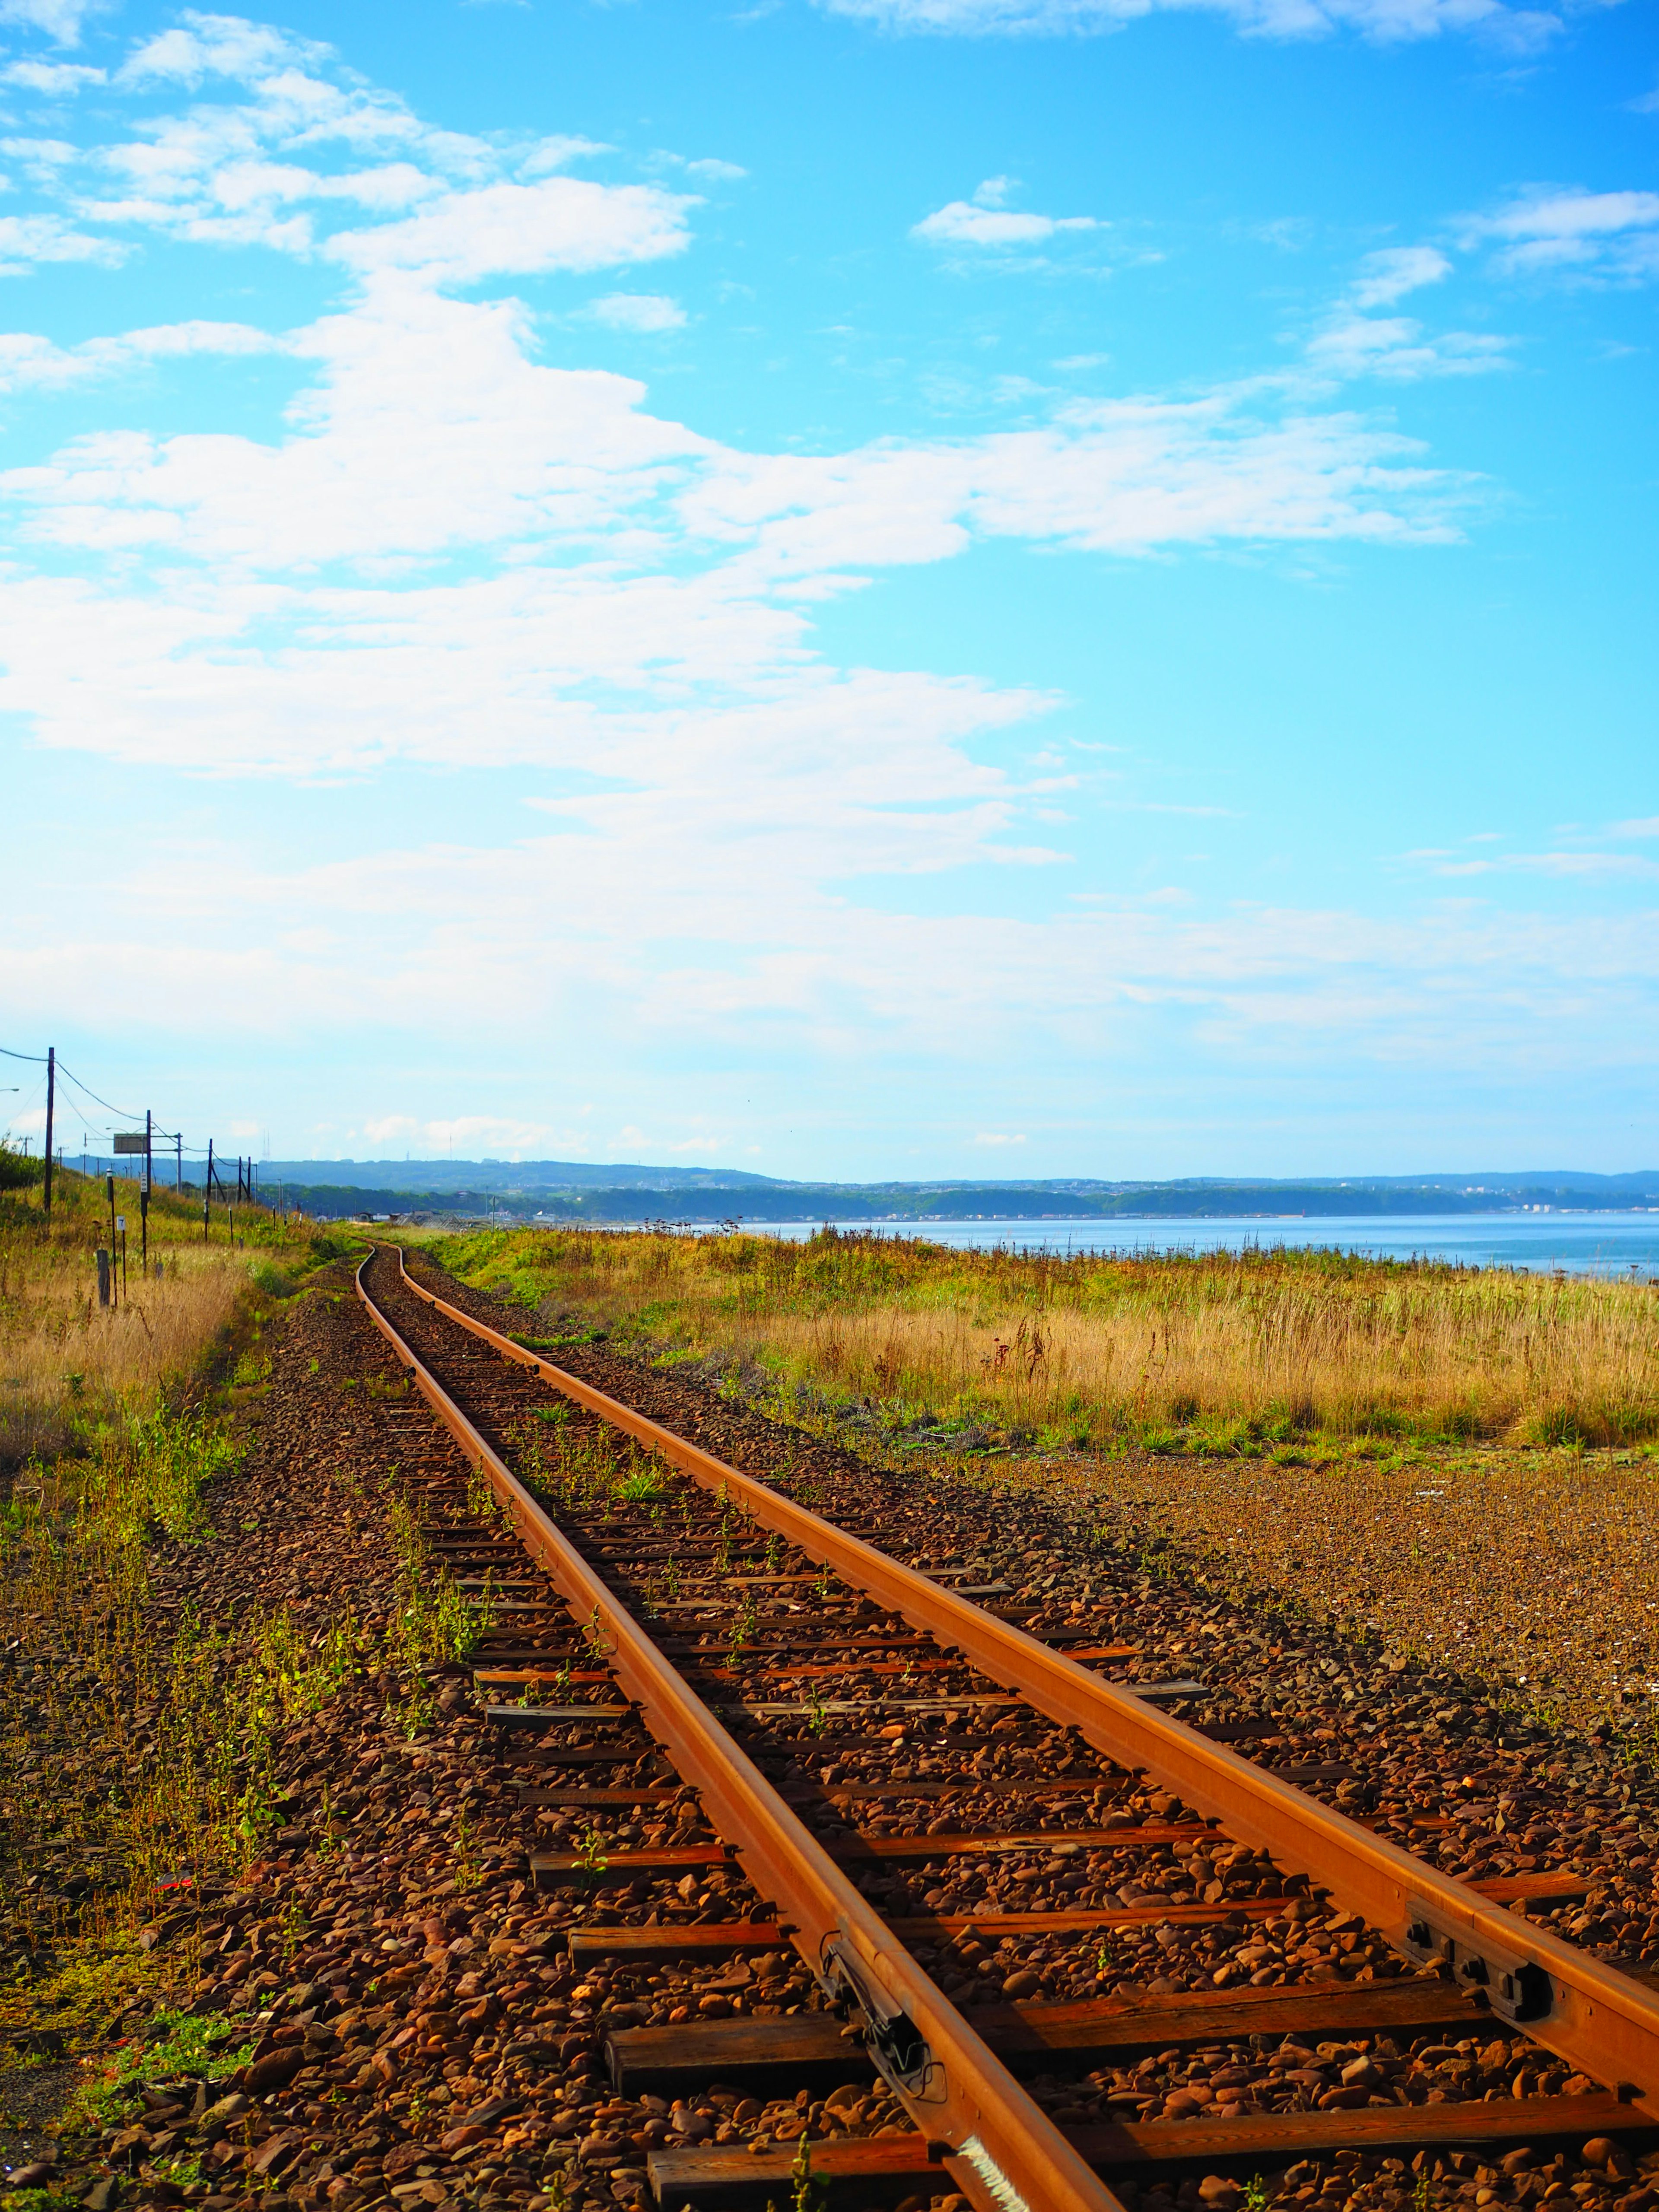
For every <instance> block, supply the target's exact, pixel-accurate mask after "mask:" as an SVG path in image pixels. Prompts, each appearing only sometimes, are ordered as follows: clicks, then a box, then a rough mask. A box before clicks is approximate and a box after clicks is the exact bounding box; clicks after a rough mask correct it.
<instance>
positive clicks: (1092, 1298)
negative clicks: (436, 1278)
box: [435, 1230, 1659, 1449]
mask: <svg viewBox="0 0 1659 2212" xmlns="http://www.w3.org/2000/svg"><path fill="white" fill-rule="evenodd" d="M435 1249H437V1251H438V1252H439V1254H440V1255H441V1256H442V1257H444V1258H445V1259H446V1260H447V1262H448V1264H449V1265H451V1266H452V1267H454V1268H455V1270H456V1272H457V1273H460V1274H462V1275H464V1276H465V1277H466V1278H467V1279H470V1280H472V1281H474V1282H479V1283H484V1282H489V1283H498V1284H500V1285H502V1286H504V1287H506V1288H507V1289H509V1290H510V1291H512V1292H513V1293H514V1294H515V1295H517V1296H518V1297H521V1298H523V1299H524V1300H526V1303H528V1304H532V1305H535V1306H538V1307H544V1308H546V1309H547V1310H549V1311H553V1310H568V1311H569V1312H571V1313H572V1314H574V1315H577V1316H580V1317H582V1318H583V1319H585V1320H589V1321H592V1322H596V1323H598V1324H600V1325H604V1326H616V1327H628V1328H635V1329H637V1330H639V1331H641V1333H643V1334H647V1335H654V1336H657V1337H659V1338H663V1339H671V1340H674V1341H676V1342H678V1343H680V1344H683V1345H685V1346H690V1347H692V1348H695V1349H696V1350H699V1351H703V1350H709V1351H713V1350H719V1351H721V1352H726V1353H729V1354H731V1355H732V1356H734V1357H735V1358H739V1359H741V1360H744V1361H746V1362H752V1363H756V1364H759V1365H761V1366H763V1367H764V1368H765V1369H767V1370H769V1372H770V1373H771V1374H772V1375H773V1376H775V1378H776V1379H777V1380H778V1382H779V1383H781V1384H784V1385H786V1386H790V1385H800V1386H805V1387H806V1388H808V1389H814V1390H817V1391H820V1392H824V1393H829V1394H831V1395H837V1396H840V1397H843V1398H845V1397H849V1396H852V1397H860V1398H864V1399H866V1400H870V1401H878V1402H880V1403H882V1404H884V1405H887V1406H890V1407H895V1408H900V1409H902V1408H906V1407H910V1408H916V1409H921V1408H927V1409H928V1410H930V1411H932V1412H933V1413H936V1414H939V1416H941V1417H943V1418H946V1419H948V1418H951V1417H957V1418H960V1419H963V1420H969V1419H972V1420H989V1421H991V1422H994V1424H996V1425H998V1426H1000V1428H1002V1429H1004V1430H1005V1431H1007V1430H1012V1431H1022V1432H1030V1434H1031V1435H1032V1436H1034V1437H1037V1438H1039V1439H1041V1440H1042V1441H1044V1442H1047V1443H1055V1444H1058V1443H1091V1444H1096V1445H1103V1444H1108V1443H1110V1442H1111V1441H1112V1440H1113V1439H1114V1438H1117V1437H1127V1438H1130V1439H1133V1440H1136V1441H1139V1442H1141V1443H1149V1444H1151V1445H1152V1446H1153V1448H1157V1447H1158V1445H1159V1444H1165V1445H1167V1444H1169V1443H1176V1442H1179V1441H1184V1442H1186V1443H1190V1444H1194V1445H1196V1446H1198V1447H1199V1448H1200V1449H1230V1448H1231V1449H1239V1448H1248V1447H1249V1445H1251V1444H1253V1443H1261V1442H1262V1441H1264V1440H1266V1441H1268V1442H1272V1441H1285V1440H1287V1439H1289V1438H1291V1437H1297V1436H1303V1435H1307V1434H1310V1433H1318V1432H1322V1433H1325V1434H1328V1435H1331V1436H1335V1437H1401V1436H1406V1437H1420V1438H1425V1439H1437V1440H1442V1441H1468V1440H1473V1439H1477V1438H1484V1439H1488V1440H1494V1441H1502V1442H1506V1443H1547V1444H1568V1445H1571V1444H1574V1443H1583V1444H1589V1445H1598V1444H1600V1445H1606V1444H1630V1443H1638V1442H1641V1441H1642V1440H1644V1439H1646V1438H1648V1437H1655V1436H1659V1327H1656V1323H1659V1297H1656V1295H1655V1293H1654V1292H1653V1291H1650V1290H1649V1289H1647V1288H1646V1287H1645V1286H1644V1285H1635V1284H1630V1283H1624V1282H1600V1281H1591V1280H1587V1279H1582V1278H1552V1277H1547V1276H1534V1275H1524V1274H1520V1273H1509V1272H1505V1271H1498V1270H1492V1269H1475V1268H1458V1267H1443V1266H1438V1265H1434V1264H1429V1263H1409V1264H1402V1263H1400V1262H1395V1261H1370V1260H1358V1259H1350V1258H1348V1257H1346V1255H1340V1254H1329V1253H1323V1252H1309V1251H1295V1250H1279V1251H1261V1252H1255V1253H1245V1254H1237V1255H1235V1254H1226V1253H1220V1254H1214V1255H1204V1256H1201V1257H1196V1258H1194V1257H1190V1256H1182V1255H1168V1256H1157V1257H1145V1258H1134V1259H1121V1260H1119V1259H1101V1258H1093V1257H1079V1258H1073V1259H1065V1258H1061V1257H1058V1256H1054V1255H1034V1256H1030V1257H1021V1256H1018V1255H1012V1254H1006V1253H996V1252H959V1251H949V1250H946V1249H944V1248H942V1247H940V1246H937V1245H928V1244H927V1243H923V1242H921V1241H920V1240H915V1239H902V1240H901V1239H896V1238H885V1237H883V1238H875V1237H855V1236H837V1235H836V1234H834V1233H833V1232H829V1233H826V1234H824V1235H821V1236H819V1237H814V1238H812V1239H811V1241H810V1242H808V1243H801V1244H796V1243H785V1242H783V1241H782V1240H781V1239H778V1238H773V1237H751V1236H742V1235H737V1236H726V1237H685V1236H675V1235H672V1234H656V1233H652V1232H645V1233H634V1232H629V1231H615V1232H609V1233H607V1232H604V1231H532V1230H520V1231H487V1232H481V1233H478V1234H475V1235H472V1236H469V1237H441V1238H439V1239H438V1240H437V1241H436V1248H435Z"/></svg>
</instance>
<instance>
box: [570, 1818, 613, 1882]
mask: <svg viewBox="0 0 1659 2212" xmlns="http://www.w3.org/2000/svg"><path fill="white" fill-rule="evenodd" d="M610 1863H611V1859H610V1855H609V1854H608V1853H607V1851H606V1850H605V1837H604V1835H603V1833H602V1832H600V1831H599V1829H598V1828H594V1827H589V1828H586V1829H584V1830H583V1832H582V1838H581V1841H580V1844H578V1845H577V1847H576V1871H577V1873H578V1874H580V1875H584V1876H592V1875H601V1874H603V1873H604V1872H605V1869H606V1868H607V1867H608V1866H609V1865H610Z"/></svg>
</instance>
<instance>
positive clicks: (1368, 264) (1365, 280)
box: [1349, 246, 1452, 308]
mask: <svg viewBox="0 0 1659 2212" xmlns="http://www.w3.org/2000/svg"><path fill="white" fill-rule="evenodd" d="M1451 266H1452V265H1451V263H1450V262H1449V260H1448V259H1447V258H1446V257H1445V255H1444V254H1443V253H1442V252H1440V250H1439V248H1438V247H1437V246H1386V247H1384V249H1383V251H1382V252H1380V253H1368V254H1367V255H1366V256H1365V258H1364V261H1363V262H1362V263H1361V264H1360V268H1359V275H1358V277H1357V278H1356V279H1355V281H1354V283H1353V284H1352V287H1351V289H1350V294H1349V296H1350V297H1351V298H1352V301H1353V303H1354V305H1355V307H1365V308H1370V307H1392V306H1393V305H1394V303H1395V301H1396V300H1403V299H1404V298H1405V296H1406V295H1407V292H1419V291H1421V289H1423V287H1424V286H1425V284H1438V283H1441V282H1442V281H1443V279H1444V278H1446V277H1448V276H1450V274H1451Z"/></svg>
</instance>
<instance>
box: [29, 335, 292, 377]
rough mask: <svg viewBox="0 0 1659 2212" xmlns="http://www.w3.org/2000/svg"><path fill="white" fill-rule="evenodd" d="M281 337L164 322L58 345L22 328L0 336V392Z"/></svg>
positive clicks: (263, 347) (278, 344) (263, 345)
mask: <svg viewBox="0 0 1659 2212" xmlns="http://www.w3.org/2000/svg"><path fill="white" fill-rule="evenodd" d="M282 350H283V345H282V341H281V340H280V339H276V338H273V337H271V336H270V333H269V332H268V331H261V330H256V329H255V328H253V326H252V325H250V324H247V323H210V322H190V323H167V324H161V325H157V326H156V327H155V328H153V329H150V330H140V331H123V332H122V333H121V334H120V336H119V337H107V338H87V339H85V340H83V341H82V343H81V344H79V345H76V346H66V347H59V346H56V345H54V344H53V343H52V341H51V340H50V339H49V338H42V337H31V336H30V335H28V334H27V333H26V332H17V333H13V334H9V335H6V336H0V392H16V391H22V390H27V389H28V388H29V387H31V386H34V387H39V388H51V387H52V386H63V385H68V384H79V383H84V382H86V381H88V380H90V379H92V378H94V377H98V376H113V375H118V374H120V373H121V372H122V371H123V370H124V369H127V368H132V367H133V366H135V365H136V364H137V363H140V362H153V361H162V360H167V359H179V358H181V357H184V356H189V355H194V354H208V355H220V356H223V355H228V354H260V353H276V352H279V351H282Z"/></svg>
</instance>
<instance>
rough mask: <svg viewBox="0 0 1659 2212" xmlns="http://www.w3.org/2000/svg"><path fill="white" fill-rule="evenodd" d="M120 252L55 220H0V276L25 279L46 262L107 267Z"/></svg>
mask: <svg viewBox="0 0 1659 2212" xmlns="http://www.w3.org/2000/svg"><path fill="white" fill-rule="evenodd" d="M124 251H125V249H124V248H123V247H122V246H119V245H118V243H117V242H116V241H115V240H113V239H108V238H99V237H96V236H94V234H92V233H91V232H89V231H85V230H77V229H76V227H75V225H74V224H73V223H70V222H64V221H63V220H62V218H61V217H59V216H53V215H11V216H0V276H27V274H28V273H29V271H30V270H33V269H37V268H39V267H40V264H41V263H42V262H47V261H100V262H103V263H105V264H110V263H112V262H116V261H119V260H121V259H122V258H123V256H124Z"/></svg>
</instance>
